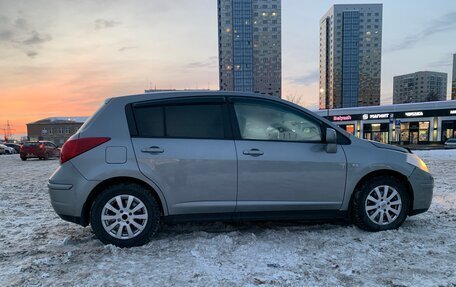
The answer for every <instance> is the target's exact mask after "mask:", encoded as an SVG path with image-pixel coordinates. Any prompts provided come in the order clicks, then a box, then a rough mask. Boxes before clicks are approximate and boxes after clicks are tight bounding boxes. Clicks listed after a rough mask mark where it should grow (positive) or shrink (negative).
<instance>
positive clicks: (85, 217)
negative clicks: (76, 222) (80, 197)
mask: <svg viewBox="0 0 456 287" xmlns="http://www.w3.org/2000/svg"><path fill="white" fill-rule="evenodd" d="M120 183H123V184H125V183H133V184H138V185H141V186H143V187H145V188H146V189H147V190H148V191H149V192H150V194H151V195H152V196H153V197H154V198H155V200H156V201H157V203H158V205H159V206H160V213H161V215H165V208H166V206H165V203H166V202H165V200H164V199H163V200H162V199H161V198H160V196H159V195H158V192H157V191H156V190H155V188H153V187H152V186H151V185H150V184H149V183H147V182H145V181H143V180H141V179H138V178H134V177H128V176H119V177H112V178H109V179H106V180H104V181H102V182H100V183H99V184H97V185H96V186H95V187H94V188H93V189H92V191H91V192H90V194H89V195H88V197H87V199H86V201H85V202H84V205H83V208H82V212H81V221H80V224H81V225H82V226H87V225H89V223H90V209H91V207H92V204H93V202H94V200H95V198H97V196H98V195H99V194H100V193H101V192H102V191H103V190H105V189H106V188H107V187H109V186H112V185H115V184H120Z"/></svg>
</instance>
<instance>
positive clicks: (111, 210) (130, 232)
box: [90, 183, 160, 247]
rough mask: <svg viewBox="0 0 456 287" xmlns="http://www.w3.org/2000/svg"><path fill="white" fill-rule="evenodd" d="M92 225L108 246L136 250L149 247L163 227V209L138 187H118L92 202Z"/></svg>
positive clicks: (103, 193)
mask: <svg viewBox="0 0 456 287" xmlns="http://www.w3.org/2000/svg"><path fill="white" fill-rule="evenodd" d="M90 221H91V222H90V223H91V226H92V229H93V231H94V233H95V234H96V235H97V237H98V238H99V239H100V240H101V241H102V242H103V243H105V244H113V245H116V246H119V247H133V246H139V245H143V244H146V243H147V242H149V241H150V239H151V238H152V236H153V235H154V234H155V233H156V232H157V230H158V227H159V225H160V208H159V205H158V203H157V201H156V200H155V198H154V197H153V196H152V195H151V193H150V192H149V191H148V190H147V189H146V188H144V187H143V186H141V185H138V184H132V183H128V184H117V185H112V186H110V187H108V188H107V189H105V190H104V191H103V192H102V193H101V194H100V195H99V196H98V197H97V198H96V199H95V201H94V202H93V205H92V208H91V212H90Z"/></svg>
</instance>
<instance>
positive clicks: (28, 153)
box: [20, 141, 60, 160]
mask: <svg viewBox="0 0 456 287" xmlns="http://www.w3.org/2000/svg"><path fill="white" fill-rule="evenodd" d="M59 156H60V149H59V148H58V147H57V146H56V145H55V144H54V143H53V142H50V141H29V142H24V144H23V145H22V146H21V151H20V157H21V159H22V160H27V159H28V158H39V159H45V160H47V159H49V158H52V157H59Z"/></svg>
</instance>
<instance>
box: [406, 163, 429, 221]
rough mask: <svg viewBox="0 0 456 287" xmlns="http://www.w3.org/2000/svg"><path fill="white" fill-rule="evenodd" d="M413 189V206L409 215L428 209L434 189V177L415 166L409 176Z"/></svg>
mask: <svg viewBox="0 0 456 287" xmlns="http://www.w3.org/2000/svg"><path fill="white" fill-rule="evenodd" d="M409 182H410V184H411V185H412V189H413V206H412V209H411V210H410V212H409V215H415V214H419V213H423V212H425V211H427V210H428V209H429V207H430V206H431V202H432V195H433V190H434V178H433V177H432V175H431V174H430V173H428V172H424V171H422V170H421V169H419V168H416V169H415V170H414V171H413V173H412V174H411V175H410V177H409Z"/></svg>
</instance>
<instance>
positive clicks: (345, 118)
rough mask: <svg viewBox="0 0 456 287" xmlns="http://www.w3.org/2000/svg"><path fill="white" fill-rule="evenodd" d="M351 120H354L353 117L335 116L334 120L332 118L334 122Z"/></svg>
mask: <svg viewBox="0 0 456 287" xmlns="http://www.w3.org/2000/svg"><path fill="white" fill-rule="evenodd" d="M351 120H352V117H351V116H333V118H332V121H333V122H341V121H351Z"/></svg>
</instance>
